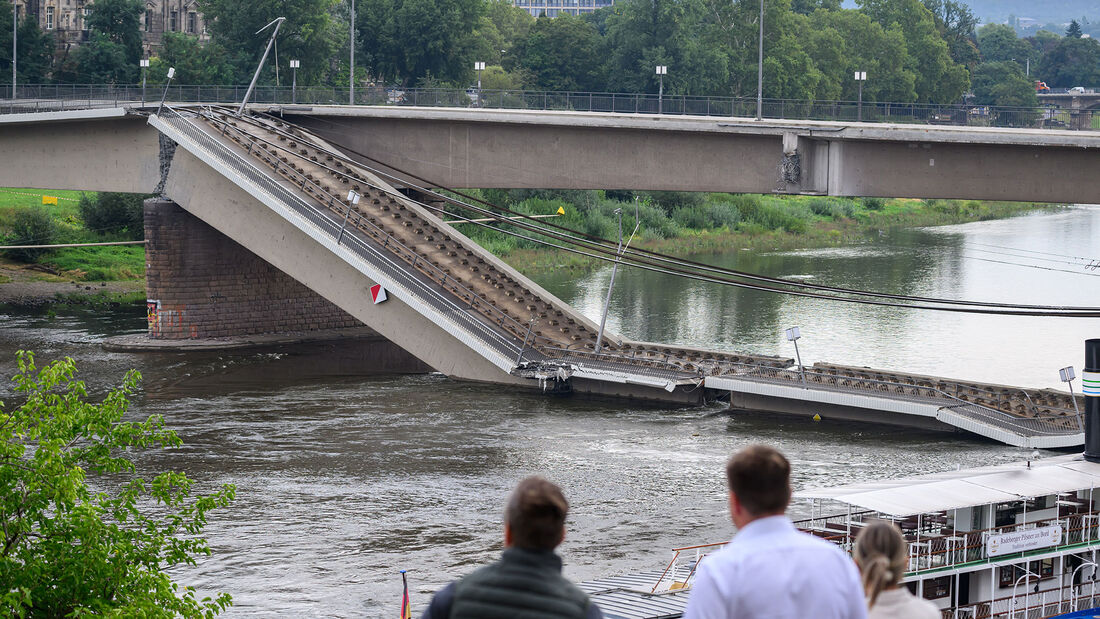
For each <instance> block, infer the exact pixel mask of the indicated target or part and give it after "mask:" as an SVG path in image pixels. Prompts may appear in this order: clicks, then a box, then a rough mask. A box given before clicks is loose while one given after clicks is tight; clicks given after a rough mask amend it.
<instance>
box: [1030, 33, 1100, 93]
mask: <svg viewBox="0 0 1100 619" xmlns="http://www.w3.org/2000/svg"><path fill="white" fill-rule="evenodd" d="M1038 75H1042V79H1043V80H1045V81H1046V83H1047V85H1049V86H1050V87H1051V88H1072V87H1073V86H1090V85H1093V84H1100V41H1097V40H1096V39H1092V38H1089V39H1085V38H1076V37H1066V38H1064V39H1060V40H1059V41H1058V43H1057V44H1055V45H1054V46H1053V47H1051V48H1050V49H1049V50H1047V51H1046V53H1044V54H1043V57H1042V59H1041V60H1040V61H1039V73H1038Z"/></svg>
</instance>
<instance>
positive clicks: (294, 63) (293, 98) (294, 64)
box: [290, 60, 302, 103]
mask: <svg viewBox="0 0 1100 619" xmlns="http://www.w3.org/2000/svg"><path fill="white" fill-rule="evenodd" d="M300 66H302V61H300V60H291V61H290V68H291V69H294V81H293V82H291V84H290V102H291V103H297V102H298V67H300Z"/></svg>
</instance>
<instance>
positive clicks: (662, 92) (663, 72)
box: [657, 64, 668, 114]
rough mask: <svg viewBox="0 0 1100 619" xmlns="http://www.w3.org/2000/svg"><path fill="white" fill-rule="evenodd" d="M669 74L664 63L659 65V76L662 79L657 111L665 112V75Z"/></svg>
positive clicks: (659, 112)
mask: <svg viewBox="0 0 1100 619" xmlns="http://www.w3.org/2000/svg"><path fill="white" fill-rule="evenodd" d="M667 74H668V67H666V66H665V65H663V64H659V65H657V77H658V79H660V80H661V82H660V84H661V85H660V86H659V89H658V90H657V113H658V114H662V113H664V99H665V75H667Z"/></svg>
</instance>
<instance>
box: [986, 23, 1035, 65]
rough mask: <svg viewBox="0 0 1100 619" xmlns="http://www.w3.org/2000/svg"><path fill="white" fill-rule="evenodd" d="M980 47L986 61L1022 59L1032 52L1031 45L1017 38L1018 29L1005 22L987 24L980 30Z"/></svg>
mask: <svg viewBox="0 0 1100 619" xmlns="http://www.w3.org/2000/svg"><path fill="white" fill-rule="evenodd" d="M978 49H979V50H980V51H981V53H982V60H984V61H985V62H1006V61H1009V62H1011V61H1022V60H1024V59H1026V58H1028V56H1029V55H1030V54H1031V45H1030V44H1029V43H1028V42H1027V41H1024V40H1022V39H1018V38H1016V31H1015V30H1013V29H1012V27H1011V26H1006V25H1005V24H986V25H984V26H982V28H981V30H979V31H978Z"/></svg>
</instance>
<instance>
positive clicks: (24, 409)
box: [0, 351, 235, 617]
mask: <svg viewBox="0 0 1100 619" xmlns="http://www.w3.org/2000/svg"><path fill="white" fill-rule="evenodd" d="M18 362H19V373H18V374H17V375H16V376H15V378H14V379H13V380H14V383H15V392H16V394H18V397H19V398H20V399H24V398H25V401H24V402H23V403H22V405H20V406H18V407H17V408H14V409H10V410H8V411H6V412H4V411H2V410H0V524H2V525H3V527H2V531H3V536H4V544H3V546H2V547H0V582H2V583H4V587H3V590H2V591H0V612H2V613H3V614H4V615H5V616H18V617H24V616H33V617H71V616H84V615H109V616H119V617H125V616H141V617H176V616H184V617H209V616H212V615H215V614H217V613H218V612H220V611H221V610H224V609H225V608H226V607H227V606H229V604H230V603H231V600H230V598H229V596H228V595H226V594H221V595H219V596H218V597H216V598H214V599H210V598H204V599H202V600H197V599H195V591H194V589H193V588H191V587H182V588H180V587H178V585H177V584H176V583H174V582H172V579H171V578H169V576H168V575H167V574H166V573H165V571H164V568H166V567H169V566H173V565H181V564H194V563H195V557H196V556H198V555H204V554H209V553H210V548H209V546H208V545H207V543H206V540H205V539H203V538H202V537H201V533H202V529H203V527H204V526H205V525H206V518H207V512H209V511H210V510H211V509H215V508H217V507H224V506H225V505H228V504H229V502H230V501H231V500H232V499H233V496H234V492H235V490H234V487H233V486H230V485H226V486H223V487H222V489H221V490H219V491H217V492H215V493H214V494H211V495H207V496H197V497H195V498H194V499H192V498H191V485H192V482H191V480H189V479H188V478H187V477H186V476H184V475H183V474H182V473H162V474H160V475H157V476H156V477H154V478H153V479H151V480H149V481H148V482H146V480H144V479H142V478H141V477H138V476H135V466H134V464H133V463H132V462H131V461H130V460H129V459H127V458H126V452H128V451H132V450H138V449H150V448H157V447H161V448H165V447H175V446H178V445H180V440H179V438H178V437H177V436H176V434H175V432H172V431H171V430H167V429H165V428H164V422H163V419H162V418H161V417H160V416H157V415H153V416H151V417H149V418H148V419H146V420H145V421H139V422H135V421H123V420H122V419H123V417H124V415H125V414H126V411H127V408H128V405H129V403H128V401H127V396H128V395H130V394H132V393H134V391H135V390H136V389H137V384H138V380H139V379H140V375H139V374H138V373H137V372H134V371H131V372H130V373H128V374H127V375H126V378H125V379H124V381H123V383H122V386H121V387H120V388H118V389H117V390H114V391H111V392H110V393H108V394H107V396H106V398H104V399H103V401H102V402H101V403H99V404H93V403H91V402H88V401H87V390H86V389H85V386H84V384H83V383H82V382H80V381H78V380H76V378H75V376H76V368H75V363H74V362H73V360H72V359H69V358H66V359H63V360H60V361H56V362H54V363H51V364H49V365H47V366H45V367H43V368H41V369H39V368H37V367H36V366H35V362H34V355H33V354H31V353H29V352H25V351H20V352H19V354H18ZM89 477H92V478H93V479H95V480H96V482H95V485H96V487H97V488H99V489H98V490H93V489H92V488H91V487H89V479H88V478H89Z"/></svg>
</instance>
